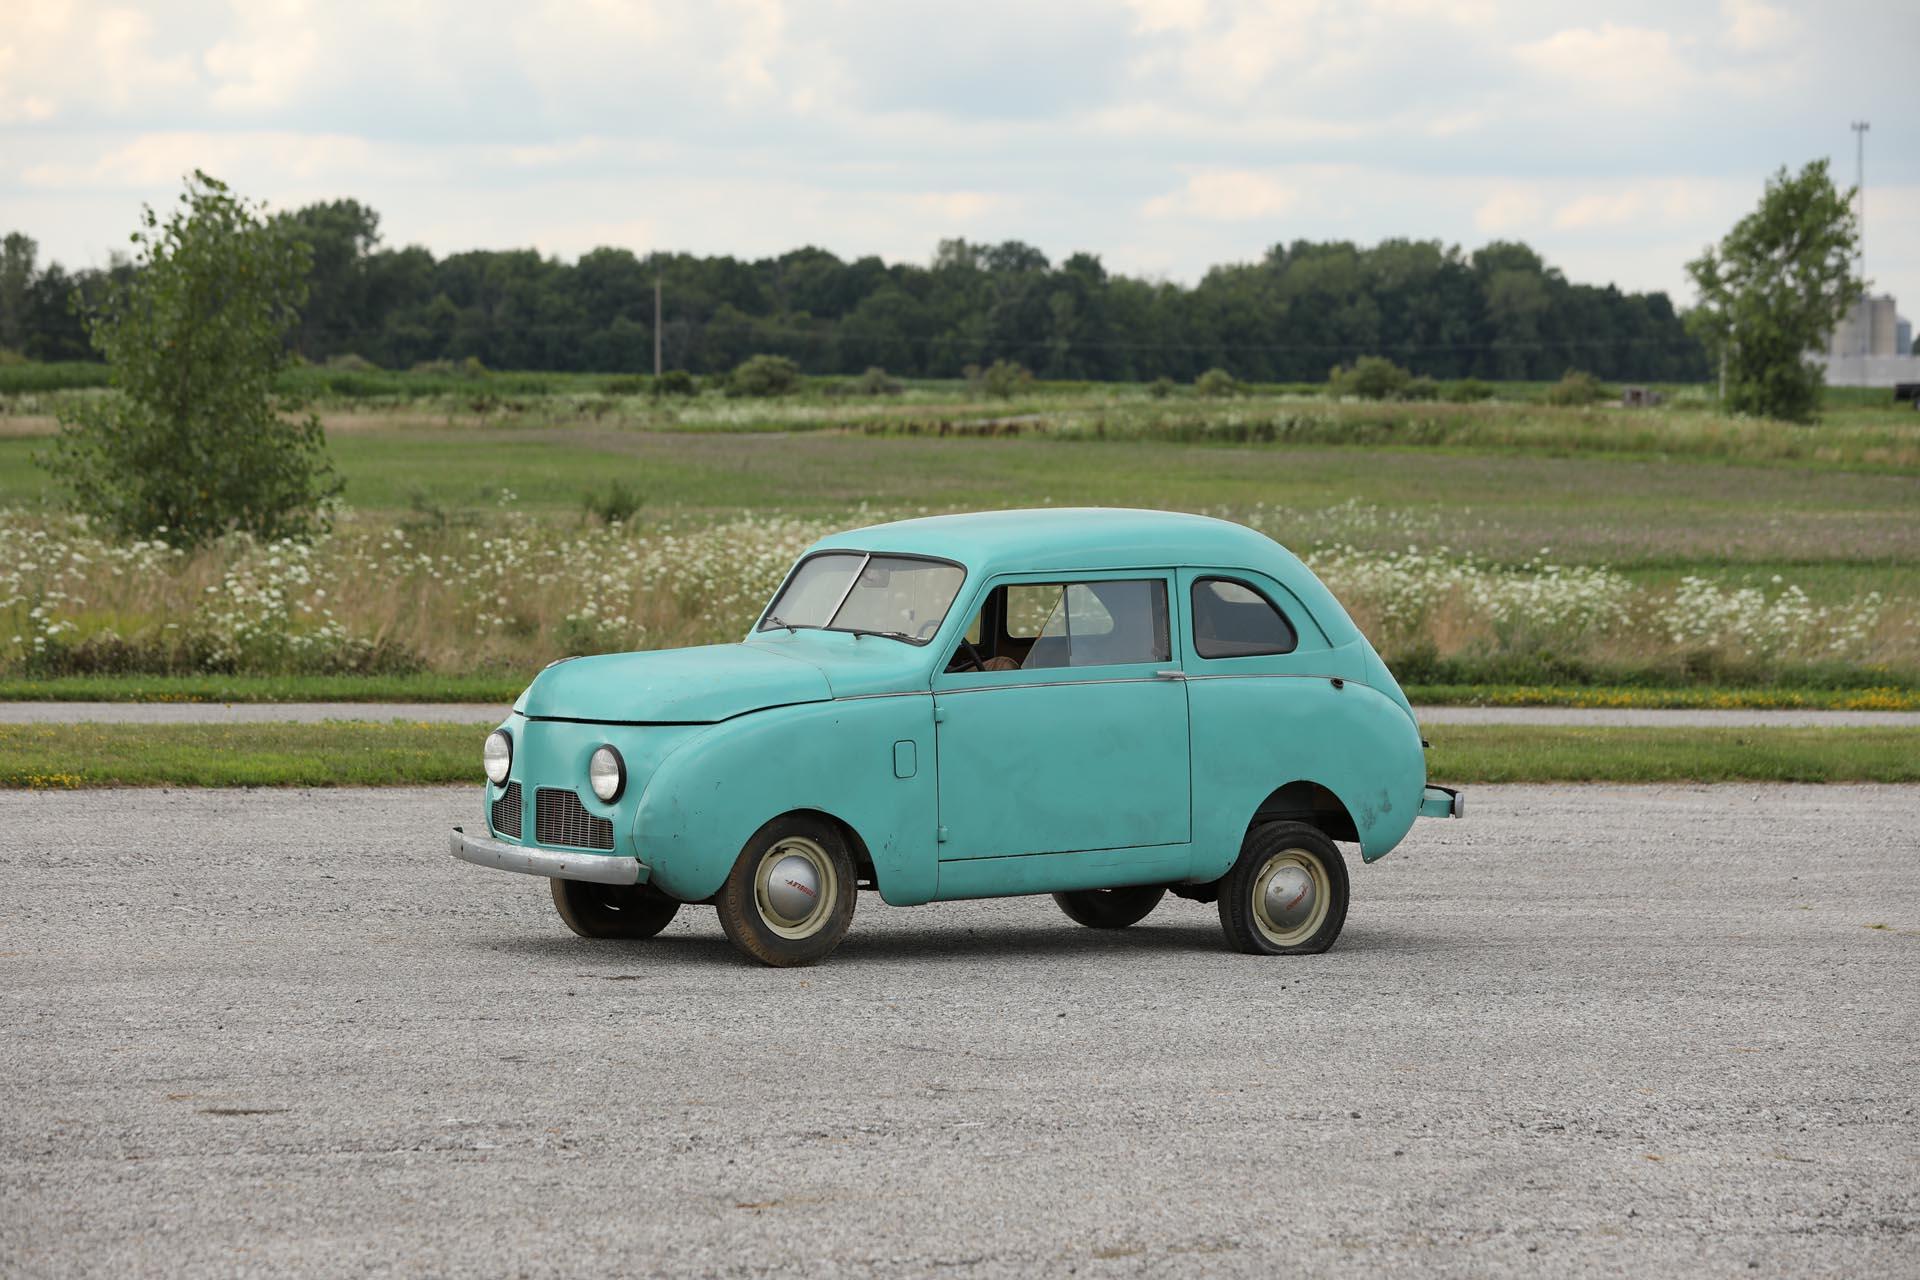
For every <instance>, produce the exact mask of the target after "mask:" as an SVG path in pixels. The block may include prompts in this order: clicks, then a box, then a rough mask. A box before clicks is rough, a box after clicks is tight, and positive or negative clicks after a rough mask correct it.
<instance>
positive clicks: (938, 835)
mask: <svg viewBox="0 0 1920 1280" xmlns="http://www.w3.org/2000/svg"><path fill="white" fill-rule="evenodd" d="M933 838H934V839H935V840H936V841H937V842H938V843H940V844H945V843H946V842H947V829H946V828H945V827H935V828H934V829H933Z"/></svg>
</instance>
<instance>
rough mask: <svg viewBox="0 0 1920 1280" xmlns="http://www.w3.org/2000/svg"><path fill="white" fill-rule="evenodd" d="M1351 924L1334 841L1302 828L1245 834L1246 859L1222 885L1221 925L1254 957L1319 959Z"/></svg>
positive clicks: (1286, 825)
mask: <svg viewBox="0 0 1920 1280" xmlns="http://www.w3.org/2000/svg"><path fill="white" fill-rule="evenodd" d="M1346 922H1347V864H1346V863H1345V862H1343V861H1342V860H1341V858H1340V851H1339V850H1338V849H1336V848H1335V847H1334V844H1333V841H1331V840H1329V839H1327V837H1326V834H1325V833H1324V832H1322V831H1321V830H1320V829H1319V828H1318V827H1312V826H1308V825H1307V824H1306V823H1304V822H1269V823H1267V824H1265V825H1264V826H1259V827H1255V828H1254V829H1253V830H1252V831H1249V832H1248V833H1247V838H1246V840H1245V841H1244V842H1243V843H1242V844H1241V846H1240V860H1239V861H1238V862H1236V863H1234V864H1233V870H1231V871H1229V872H1227V874H1226V875H1225V876H1223V877H1222V878H1221V880H1220V927H1221V928H1222V929H1224V930H1225V931H1226V935H1227V942H1228V943H1229V944H1231V945H1232V946H1233V948H1234V949H1235V950H1237V951H1245V952H1247V953H1248V954H1250V955H1268V956H1279V955H1314V954H1316V953H1318V952H1321V951H1325V950H1326V949H1327V948H1328V947H1331V946H1332V945H1333V940H1334V939H1335V938H1338V937H1339V936H1340V928H1341V926H1342V925H1344V924H1345V923H1346Z"/></svg>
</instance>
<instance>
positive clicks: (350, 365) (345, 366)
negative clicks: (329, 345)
mask: <svg viewBox="0 0 1920 1280" xmlns="http://www.w3.org/2000/svg"><path fill="white" fill-rule="evenodd" d="M327 368H329V369H333V370H336V371H338V372H340V373H378V372H380V366H379V365H377V364H375V363H374V362H373V361H371V360H369V359H367V358H366V357H365V356H360V355H355V354H354V353H353V352H351V351H343V352H341V353H340V354H339V355H337V356H329V357H328V358H327Z"/></svg>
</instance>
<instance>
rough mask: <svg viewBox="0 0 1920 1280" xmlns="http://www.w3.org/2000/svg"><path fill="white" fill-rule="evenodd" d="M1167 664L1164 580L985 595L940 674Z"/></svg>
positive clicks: (1005, 589) (1016, 588) (1008, 588)
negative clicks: (963, 636) (945, 671)
mask: <svg viewBox="0 0 1920 1280" xmlns="http://www.w3.org/2000/svg"><path fill="white" fill-rule="evenodd" d="M1171 656H1172V646H1171V643H1170V641H1169V633H1168V625H1167V585H1166V582H1165V581H1164V580H1162V579H1159V578H1127V579H1098V580H1093V581H1088V582H1048V583H1029V582H1021V583H1009V584H1007V585H1004V586H999V587H996V588H994V589H993V590H992V591H990V592H988V593H987V597H986V599H985V600H984V601H982V603H981V607H980V611H979V613H978V614H977V615H976V616H975V617H974V619H973V621H972V624H971V625H970V626H969V627H968V629H967V633H966V636H965V638H964V640H963V641H962V643H961V644H960V645H959V646H958V647H957V648H956V649H955V651H954V653H953V656H952V657H951V659H950V660H949V661H948V663H947V667H946V669H947V670H948V671H949V672H972V671H1033V670H1041V669H1047V668H1057V667H1101V666H1119V665H1125V664H1128V663H1144V662H1166V661H1169V660H1170V658H1171Z"/></svg>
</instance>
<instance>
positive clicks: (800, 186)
mask: <svg viewBox="0 0 1920 1280" xmlns="http://www.w3.org/2000/svg"><path fill="white" fill-rule="evenodd" d="M6 13H7V16H6V19H5V21H4V23H0V229H4V228H13V227H18V228H19V229H22V230H25V231H27V232H29V233H30V234H32V235H33V236H35V237H36V238H37V239H38V240H39V241H40V242H41V245H42V249H43V255H50V256H53V257H57V258H59V259H60V260H61V261H63V262H65V263H67V264H68V265H74V266H77V265H84V264H98V263H102V262H104V261H105V259H106V256H107V254H108V252H109V251H110V250H111V249H113V248H115V247H118V246H120V245H122V244H124V242H125V238H126V235H127V233H128V232H129V231H130V230H131V229H132V227H133V225H134V221H135V218H136V216H137V213H138V210H139V206H140V203H141V202H142V201H151V202H163V201H165V200H167V199H168V198H170V196H171V194H172V193H173V192H174V191H175V190H177V187H178V183H179V179H180V177H181V175H182V174H183V173H185V172H186V171H187V170H190V169H192V168H194V167H195V166H198V167H201V168H204V169H207V170H208V171H210V172H212V173H214V174H216V175H217V176H220V177H223V178H225V179H227V180H228V181H230V182H232V183H234V184H235V185H236V186H238V187H239V188H240V189H241V190H242V191H244V192H246V193H247V194H250V195H253V196H256V197H258V198H261V199H264V200H267V201H268V202H270V203H271V204H272V205H274V206H275V207H287V206H292V205H298V204H302V203H305V202H308V201H311V200H318V199H326V198H331V197H336V196H353V197H356V198H358V199H360V200H362V201H364V202H366V203H368V204H371V205H372V206H373V207H374V208H376V209H377V210H379V212H380V214H381V215H382V219H383V229H384V231H385V233H386V239H387V241H388V243H392V244H400V243H421V244H425V245H427V246H428V247H430V248H432V249H433V250H434V251H435V252H437V253H445V252H448V251H453V250H458V249H465V248H476V247H477V248H504V247H508V246H523V245H533V246H537V247H538V248H540V249H542V250H544V251H546V252H548V253H553V254H559V255H562V256H565V257H572V256H574V255H576V254H578V253H580V252H581V251H582V250H584V249H588V248H591V247H593V246H595V245H600V244H612V245H623V246H626V247H629V248H632V249H634V250H635V251H637V252H644V251H646V250H648V249H653V248H665V249H684V250H691V251H696V252H704V253H723V252H730V253H736V254H742V255H749V256H753V255H760V254H766V253H772V252H778V251H780V250H782V249H786V248H791V247H794V246H797V245H802V244H818V245H823V246H825V247H827V248H829V249H832V250H834V251H836V252H839V253H841V254H845V255H856V254H860V253H868V252H877V253H879V254H881V255H882V256H884V257H886V258H888V259H889V260H914V261H924V260H926V259H927V258H928V257H929V256H930V255H931V253H932V250H933V246H934V244H935V242H936V241H938V240H939V239H941V238H943V237H947V236H965V237H967V238H969V239H984V240H999V239H1006V238H1018V239H1023V240H1027V241H1029V242H1031V243H1034V244H1037V245H1039V246H1040V247H1041V248H1043V249H1044V250H1046V251H1047V252H1048V253H1049V254H1051V255H1053V256H1054V257H1055V258H1059V257H1061V256H1064V255H1065V254H1067V253H1069V252H1072V251H1074V250H1077V249H1085V250H1089V251H1092V252H1095V253H1098V254H1100V255H1101V256H1102V257H1103V258H1104V260H1105V261H1106V263H1107V264H1108V266H1109V267H1110V268H1114V269H1118V270H1124V271H1128V272H1133V273H1141V274H1148V275H1161V276H1166V277H1169V278H1172V279H1176V280H1182V281H1191V280H1193V279H1195V278H1197V277H1198V275H1199V274H1200V273H1201V272H1203V271H1204V270H1205V269H1206V267H1207V266H1208V265H1210V264H1212V263H1216V262H1222V261H1236V260H1245V259H1249V258H1254V257H1257V256H1258V255H1259V254H1260V253H1262V252H1263V251H1264V249H1265V248H1266V247H1267V246H1268V245H1270V244H1272V243H1274V242H1276V241H1284V240H1291V239H1295V238H1308V239H1329V238H1335V237H1340V238H1352V239H1357V240H1360V241H1364V242H1371V241H1374V240H1377V239H1380V238H1382V237H1386V236H1415V237H1426V238H1439V239H1443V240H1446V241H1448V242H1450V243H1457V244H1462V245H1465V246H1468V247H1472V246H1475V245H1478V244H1481V243H1484V242H1485V241H1487V240H1489V239H1492V238H1496V237H1507V238H1516V239H1523V240H1526V241H1528V242H1530V243H1532V244H1533V245H1535V246H1536V247H1537V248H1539V249H1540V250H1542V251H1543V252H1544V253H1545V254H1546V256H1547V257H1548V259H1549V260H1550V261H1552V262H1554V263H1555V264H1557V265H1559V266H1560V267H1561V268H1562V269H1564V270H1565V271H1566V272H1567V274H1568V275H1569V276H1571V277H1572V278H1574V279H1578V280H1589V281H1594V282H1607V281H1612V282H1615V283H1618V284H1619V285H1621V286H1622V287H1625V288H1633V289H1645V288H1661V289H1667V290H1669V291H1670V292H1672V293H1674V295H1675V296H1676V298H1677V299H1680V300H1682V301H1685V300H1687V299H1690V297H1691V290H1690V289H1688V288H1687V286H1686V285H1685V276H1684V272H1683V270H1682V264H1683V263H1684V262H1685V261H1686V259H1687V258H1688V257H1689V256H1691V255H1693V254H1695V253H1697V252H1698V251H1699V249H1700V247H1701V246H1702V245H1704V244H1705V243H1707V242H1708V241H1710V240H1712V239H1715V238H1717V237H1718V236H1719V235H1720V234H1722V233H1723V232H1724V231H1725V230H1726V228H1727V227H1728V226H1729V225H1730V224H1731V223H1732V221H1733V220H1734V219H1735V218H1737V217H1738V216H1739V215H1740V214H1741V213H1743V212H1744V211H1746V210H1747V209H1748V208H1750V207H1751V206H1752V205H1753V203H1754V201H1755V200H1756V199H1757V198H1758V195H1759V192H1760V187H1761V183H1762V181H1763V179H1764V177H1765V175H1766V174H1768V173H1769V172H1770V171H1772V170H1773V169H1775V168H1777V167H1778V166H1780V165H1782V164H1791V165H1796V166H1797V165H1798V164H1800V163H1803V162H1804V161H1806V160H1809V159H1813V158H1816V157H1823V156H1830V157H1832V158H1833V159H1834V162H1835V166H1836V174H1837V176H1839V177H1840V178H1841V179H1842V180H1843V182H1844V183H1850V182H1851V181H1852V174H1853V164H1854V159H1853V135H1852V134H1851V133H1850V132H1849V130H1848V127H1847V126H1848V122H1849V121H1851V120H1855V119H1866V120H1869V121H1871V122H1872V130H1871V132H1870V133H1869V135H1868V145H1867V179H1868V182H1867V186H1868V198H1867V206H1866V208H1867V266H1868V274H1869V275H1870V276H1872V277H1874V278H1875V280H1876V282H1877V284H1878V286H1879V287H1880V288H1882V289H1891V290H1892V291H1893V292H1895V293H1896V294H1897V295H1899V296H1900V297H1901V300H1902V307H1901V309H1902V311H1903V312H1904V313H1906V314H1908V315H1920V97H1916V95H1915V94H1914V92H1913V85H1914V84H1915V83H1916V77H1917V76H1920V70H1916V68H1917V67H1920V5H1916V4H1914V3H1911V2H1910V0H1830V2H1828V3H1824V4H1814V3H1801V2H1798V0H1779V2H1778V3H1767V2H1763V0H1704V2H1698V3H1693V2H1689V0H1664V2H1660V3H1621V4H1607V3H1592V2H1591V0H1589V2H1588V3H1581V4H1574V3H1562V2H1561V0H1459V2H1457V3H1441V2H1438V0H1327V2H1326V3H1320V2H1318V0H967V2H966V3H953V2H949V3H945V4H922V3H917V2H915V0H696V2H692V3H678V2H676V0H518V2H516V3H492V2H491V0H414V2H412V3H389V4H361V3H349V2H347V0H331V2H329V0H233V2H231V3H225V2H219V0H177V2H175V3H157V2H156V3H146V4H138V3H136V4H124V3H123V4H114V3H91V2H89V0H7V3H6Z"/></svg>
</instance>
